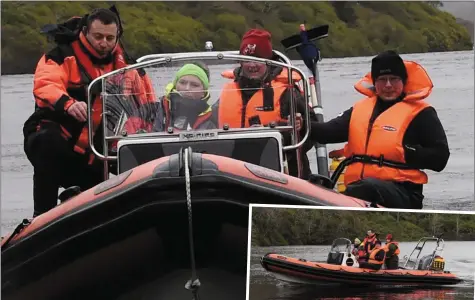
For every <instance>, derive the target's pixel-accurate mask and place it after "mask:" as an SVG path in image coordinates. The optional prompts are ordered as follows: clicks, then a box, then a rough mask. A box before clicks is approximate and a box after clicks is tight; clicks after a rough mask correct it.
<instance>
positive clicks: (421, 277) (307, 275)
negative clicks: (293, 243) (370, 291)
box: [261, 253, 463, 286]
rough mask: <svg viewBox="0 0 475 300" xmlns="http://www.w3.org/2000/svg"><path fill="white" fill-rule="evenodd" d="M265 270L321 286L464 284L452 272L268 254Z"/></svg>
mask: <svg viewBox="0 0 475 300" xmlns="http://www.w3.org/2000/svg"><path fill="white" fill-rule="evenodd" d="M261 265H262V267H263V268H264V269H265V270H266V271H268V272H270V273H272V274H273V275H274V276H275V277H276V278H278V279H281V280H284V281H292V282H301V283H310V284H317V285H327V284H345V285H359V286H361V285H398V286H440V285H454V284H458V283H460V282H462V281H463V280H462V279H460V278H458V277H457V276H455V275H454V274H452V273H450V272H448V271H431V270H405V269H398V270H379V271H375V270H370V269H362V268H357V267H349V266H340V265H335V264H328V263H320V262H312V261H307V260H305V259H298V258H292V257H286V256H283V255H279V254H275V253H268V254H266V255H264V256H263V257H262V258H261Z"/></svg>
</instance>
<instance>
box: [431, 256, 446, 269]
mask: <svg viewBox="0 0 475 300" xmlns="http://www.w3.org/2000/svg"><path fill="white" fill-rule="evenodd" d="M444 268H445V260H444V258H443V257H442V256H439V255H436V256H435V257H434V261H433V262H432V265H431V266H430V269H431V270H432V271H443V270H444Z"/></svg>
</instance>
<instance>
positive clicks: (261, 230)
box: [252, 207, 475, 246]
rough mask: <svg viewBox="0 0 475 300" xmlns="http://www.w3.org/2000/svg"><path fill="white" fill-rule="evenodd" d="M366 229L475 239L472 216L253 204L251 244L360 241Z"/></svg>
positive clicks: (400, 235) (399, 235)
mask: <svg viewBox="0 0 475 300" xmlns="http://www.w3.org/2000/svg"><path fill="white" fill-rule="evenodd" d="M368 229H371V230H373V231H374V232H376V233H378V235H379V237H380V239H381V240H384V238H385V237H386V234H388V233H391V234H392V235H393V236H394V237H395V239H397V240H398V241H401V242H402V241H417V240H419V239H420V238H421V237H424V236H432V235H439V234H443V236H442V238H443V239H445V240H470V241H474V240H475V215H457V214H456V213H453V214H435V213H426V212H423V213H408V212H375V211H343V210H326V209H286V208H263V207H255V208H253V211H252V244H253V246H285V245H321V244H323V245H329V244H331V243H332V241H333V240H334V239H336V238H340V237H343V238H348V239H350V240H353V239H354V238H356V237H357V238H359V239H360V240H363V238H364V236H365V234H366V231H368Z"/></svg>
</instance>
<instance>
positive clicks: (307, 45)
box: [281, 24, 329, 177]
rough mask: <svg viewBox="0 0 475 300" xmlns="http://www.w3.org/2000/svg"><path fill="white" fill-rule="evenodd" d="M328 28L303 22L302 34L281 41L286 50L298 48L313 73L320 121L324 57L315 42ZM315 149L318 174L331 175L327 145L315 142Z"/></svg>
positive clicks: (313, 93)
mask: <svg viewBox="0 0 475 300" xmlns="http://www.w3.org/2000/svg"><path fill="white" fill-rule="evenodd" d="M328 28H329V26H328V25H322V26H318V27H315V28H312V29H309V30H306V29H305V24H301V25H300V34H295V35H293V36H290V37H288V38H285V39H283V40H282V41H281V44H282V45H283V46H284V47H285V51H289V50H291V49H294V48H296V50H297V52H298V53H299V54H300V57H301V59H302V61H303V62H304V63H305V65H306V66H307V68H308V70H309V71H310V73H311V74H309V81H310V96H311V100H312V108H313V111H314V112H315V115H316V117H317V122H318V123H323V122H324V120H323V106H322V96H321V91H320V76H319V75H318V67H317V64H318V62H319V61H321V60H322V57H321V55H320V50H319V49H318V48H317V47H316V46H315V44H314V43H313V42H314V41H316V40H319V39H322V38H326V37H327V36H328ZM315 150H316V154H317V166H318V174H320V175H323V176H325V177H329V172H328V155H327V148H326V146H325V145H323V144H319V143H315Z"/></svg>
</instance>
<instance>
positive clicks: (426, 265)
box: [417, 255, 432, 270]
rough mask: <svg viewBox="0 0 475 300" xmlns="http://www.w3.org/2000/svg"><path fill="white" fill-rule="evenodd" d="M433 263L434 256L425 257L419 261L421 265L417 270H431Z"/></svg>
mask: <svg viewBox="0 0 475 300" xmlns="http://www.w3.org/2000/svg"><path fill="white" fill-rule="evenodd" d="M431 261H432V255H426V256H423V257H422V258H421V259H420V260H419V264H418V266H417V269H418V270H429V266H430V263H431Z"/></svg>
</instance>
